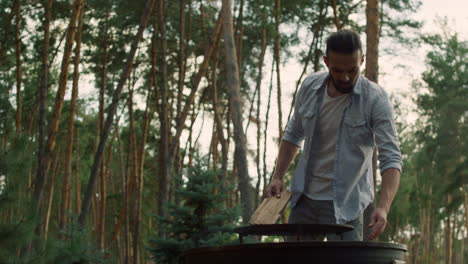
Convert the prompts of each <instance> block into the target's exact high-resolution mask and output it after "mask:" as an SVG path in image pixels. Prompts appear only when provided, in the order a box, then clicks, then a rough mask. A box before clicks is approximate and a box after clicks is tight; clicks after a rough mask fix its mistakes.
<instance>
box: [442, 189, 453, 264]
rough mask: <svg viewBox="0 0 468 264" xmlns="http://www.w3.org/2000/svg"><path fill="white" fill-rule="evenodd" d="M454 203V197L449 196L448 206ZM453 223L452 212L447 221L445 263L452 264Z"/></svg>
mask: <svg viewBox="0 0 468 264" xmlns="http://www.w3.org/2000/svg"><path fill="white" fill-rule="evenodd" d="M451 202H452V195H451V194H447V204H450V203H451ZM453 228H454V227H453V223H452V214H451V213H450V212H448V213H447V216H446V220H445V228H444V229H445V239H444V240H445V263H446V264H452V258H453V251H452V247H453V239H452V237H453Z"/></svg>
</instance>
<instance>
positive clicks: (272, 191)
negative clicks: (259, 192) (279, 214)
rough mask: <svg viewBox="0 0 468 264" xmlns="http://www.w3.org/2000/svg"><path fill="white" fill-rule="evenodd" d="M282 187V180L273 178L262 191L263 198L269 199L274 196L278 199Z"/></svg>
mask: <svg viewBox="0 0 468 264" xmlns="http://www.w3.org/2000/svg"><path fill="white" fill-rule="evenodd" d="M283 185H284V183H283V180H280V179H278V178H275V177H273V178H272V179H271V182H270V184H269V185H268V187H267V188H266V189H265V190H264V191H263V197H264V198H270V197H273V196H276V197H277V198H280V197H281V192H282V191H283Z"/></svg>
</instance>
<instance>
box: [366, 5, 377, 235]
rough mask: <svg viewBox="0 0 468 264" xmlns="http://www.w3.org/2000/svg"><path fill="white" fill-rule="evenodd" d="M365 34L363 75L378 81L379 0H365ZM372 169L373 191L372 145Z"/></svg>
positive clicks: (368, 216)
mask: <svg viewBox="0 0 468 264" xmlns="http://www.w3.org/2000/svg"><path fill="white" fill-rule="evenodd" d="M366 20H367V26H366V36H367V41H366V42H367V45H366V46H367V48H366V69H365V76H366V77H367V78H368V79H369V80H371V81H373V82H376V83H377V82H378V76H379V36H380V33H379V29H380V27H379V0H367V7H366ZM372 171H373V178H374V193H375V190H376V188H375V185H376V184H377V181H376V179H377V148H375V147H374V154H373V156H372ZM374 208H375V201H373V202H372V203H371V204H370V205H369V206H368V207H367V208H366V210H365V212H364V226H363V227H364V230H363V233H364V240H367V239H368V237H369V235H370V233H371V232H372V230H371V228H369V226H368V225H369V223H370V221H371V215H372V212H373V211H374Z"/></svg>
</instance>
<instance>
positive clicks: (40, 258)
mask: <svg viewBox="0 0 468 264" xmlns="http://www.w3.org/2000/svg"><path fill="white" fill-rule="evenodd" d="M15 204H16V200H15V199H14V198H13V196H12V195H11V194H10V192H9V190H8V189H3V190H2V192H1V194H0V210H1V211H2V212H7V211H8V210H9V211H10V212H11V213H12V205H15ZM29 215H31V214H29ZM36 223H37V221H35V220H34V219H33V218H32V217H23V218H21V219H11V220H9V221H3V222H0V263H5V264H32V263H34V264H63V263H76V264H88V263H89V264H101V263H102V264H104V263H111V260H110V259H109V258H108V257H107V256H105V255H104V253H103V252H101V251H100V250H99V249H98V247H97V246H96V245H95V244H94V243H90V241H92V238H91V237H90V235H89V232H88V231H87V230H86V229H83V228H81V227H79V226H78V225H76V224H73V225H71V226H70V227H69V228H68V229H67V230H66V233H58V234H54V235H52V237H49V238H48V239H47V240H46V241H45V242H44V243H43V244H41V243H38V244H37V245H36V244H34V243H35V242H33V245H36V246H33V247H32V248H31V249H29V248H30V247H29V245H30V243H31V242H32V241H36V240H38V241H39V240H41V241H42V239H43V238H38V237H37V236H36V235H35V229H36Z"/></svg>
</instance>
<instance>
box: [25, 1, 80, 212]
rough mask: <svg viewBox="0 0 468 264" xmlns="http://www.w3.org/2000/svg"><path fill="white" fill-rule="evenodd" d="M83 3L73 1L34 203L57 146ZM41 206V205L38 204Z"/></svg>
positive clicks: (36, 200) (37, 177)
mask: <svg viewBox="0 0 468 264" xmlns="http://www.w3.org/2000/svg"><path fill="white" fill-rule="evenodd" d="M82 4H83V0H75V1H74V2H73V11H72V15H71V18H70V23H69V24H68V30H67V38H66V41H65V48H64V52H63V59H62V65H61V69H60V75H59V84H58V89H57V94H56V96H55V103H54V107H53V110H52V117H51V121H50V123H49V133H48V136H47V143H46V145H45V149H44V155H43V156H42V161H41V162H40V164H41V166H40V167H38V170H37V175H36V186H35V189H34V195H33V199H34V201H33V203H40V202H41V197H42V192H43V189H44V183H45V180H46V176H47V171H48V169H49V166H50V158H51V155H52V153H53V152H54V148H55V139H56V137H57V133H58V128H59V123H60V117H61V115H62V107H63V99H64V96H65V90H66V88H67V80H68V67H69V65H70V59H71V53H72V47H73V42H74V40H75V31H76V22H77V20H78V13H79V10H80V8H81V6H82ZM38 208H39V206H38Z"/></svg>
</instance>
